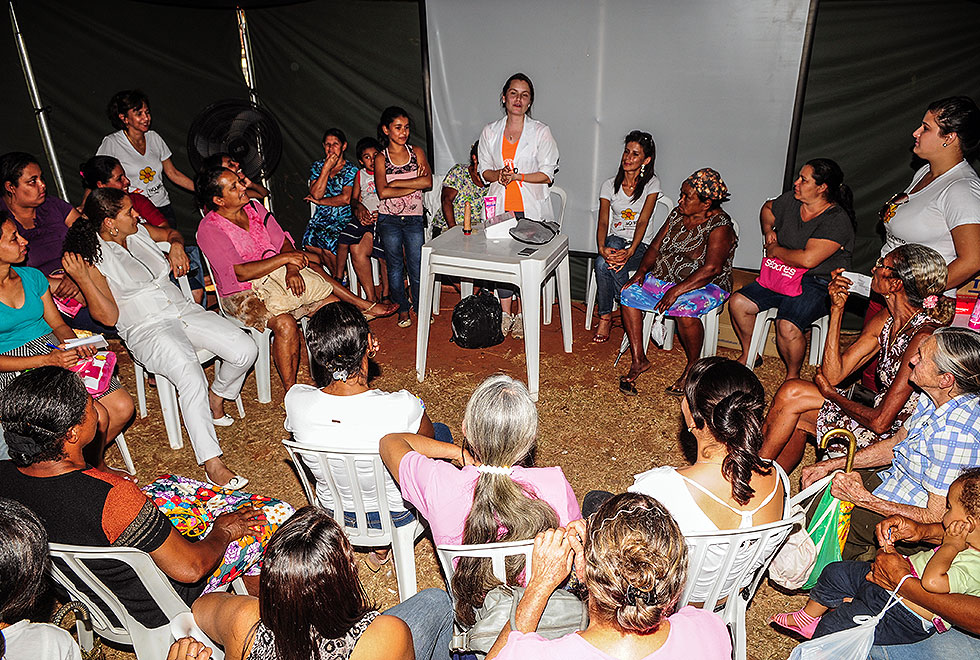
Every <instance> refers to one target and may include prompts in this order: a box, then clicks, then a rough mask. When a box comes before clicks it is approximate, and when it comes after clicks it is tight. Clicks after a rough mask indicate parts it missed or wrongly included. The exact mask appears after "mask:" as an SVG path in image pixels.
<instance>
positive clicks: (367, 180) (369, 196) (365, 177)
mask: <svg viewBox="0 0 980 660" xmlns="http://www.w3.org/2000/svg"><path fill="white" fill-rule="evenodd" d="M357 176H358V178H359V179H360V185H361V204H363V205H364V208H366V209H367V210H368V211H370V212H371V213H374V212H375V211H377V210H378V205H379V204H380V203H381V200H380V199H378V190H377V188H375V186H374V174H373V173H370V172H368V171H367V170H366V169H364V168H363V167H362V168H361V169H359V170H357Z"/></svg>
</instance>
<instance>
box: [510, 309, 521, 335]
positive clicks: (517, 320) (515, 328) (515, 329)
mask: <svg viewBox="0 0 980 660" xmlns="http://www.w3.org/2000/svg"><path fill="white" fill-rule="evenodd" d="M510 336H511V337H513V338H514V339H524V317H523V316H521V315H520V314H514V322H513V323H511V326H510Z"/></svg>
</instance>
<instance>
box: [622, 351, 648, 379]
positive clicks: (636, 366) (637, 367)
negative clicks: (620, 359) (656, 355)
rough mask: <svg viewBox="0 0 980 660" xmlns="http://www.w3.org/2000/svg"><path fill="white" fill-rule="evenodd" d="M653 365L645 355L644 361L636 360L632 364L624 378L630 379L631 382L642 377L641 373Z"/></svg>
mask: <svg viewBox="0 0 980 660" xmlns="http://www.w3.org/2000/svg"><path fill="white" fill-rule="evenodd" d="M652 366H653V365H652V364H650V361H649V360H647V359H646V358H645V357H644V358H643V361H642V362H636V361H634V362H633V364H631V365H630V370H629V372H628V373H627V374H626V375H625V376H624V378H625V379H626V380H628V381H629V382H631V383H632V382H635V381H636V379H637V378H639V377H640V374H642V373H643V372H644V371H647V370H649V369H650V367H652Z"/></svg>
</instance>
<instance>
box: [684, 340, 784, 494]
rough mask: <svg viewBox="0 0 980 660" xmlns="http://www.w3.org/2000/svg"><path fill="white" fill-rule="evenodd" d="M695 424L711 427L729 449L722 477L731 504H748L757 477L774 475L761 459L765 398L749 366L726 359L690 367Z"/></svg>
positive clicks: (689, 394) (689, 386)
mask: <svg viewBox="0 0 980 660" xmlns="http://www.w3.org/2000/svg"><path fill="white" fill-rule="evenodd" d="M684 395H685V396H686V397H687V405H688V406H689V407H690V409H691V417H693V418H694V425H695V426H696V427H697V428H699V429H701V428H704V427H705V425H707V427H708V430H709V431H710V432H711V435H712V436H714V438H715V439H716V440H717V441H718V442H720V443H721V444H723V445H725V447H726V448H727V449H728V455H727V456H725V460H724V461H722V464H721V473H722V475H723V476H724V477H725V479H726V480H727V481H729V482H730V483H731V484H732V499H734V500H735V501H736V502H738V503H739V504H741V505H743V506H744V505H746V504H748V503H749V500H751V499H752V496H753V495H754V494H755V490H754V489H753V488H752V487H751V486H750V485H749V482H750V481H751V480H752V475H753V473H755V474H763V475H766V474H769V473H770V472H771V471H772V467H771V466H770V465H769V464H768V463H766V462H765V461H763V460H762V459H761V458H759V449H760V448H761V447H762V418H763V414H762V413H763V408H764V407H765V401H766V393H765V390H764V389H763V387H762V383H760V382H759V379H758V377H756V375H755V374H754V373H752V371H751V370H750V369H748V368H747V367H746V366H745V365H742V364H739V363H738V362H735V361H734V360H729V359H727V358H722V357H717V356H716V357H707V358H702V359H700V360H698V361H697V362H695V363H694V365H693V366H692V367H691V373H690V374H689V375H688V377H687V385H686V386H685V388H684Z"/></svg>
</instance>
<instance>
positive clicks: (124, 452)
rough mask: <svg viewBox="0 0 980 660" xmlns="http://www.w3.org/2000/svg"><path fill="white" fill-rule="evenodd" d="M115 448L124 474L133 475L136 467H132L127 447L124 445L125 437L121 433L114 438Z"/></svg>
mask: <svg viewBox="0 0 980 660" xmlns="http://www.w3.org/2000/svg"><path fill="white" fill-rule="evenodd" d="M116 448H117V449H118V450H119V455H120V456H122V461H123V465H124V466H126V472H129V473H130V474H132V475H135V474H136V466H135V465H133V457H132V456H130V455H129V446H128V445H127V444H126V437H125V436H123V434H122V433H120V434H119V435H117V436H116Z"/></svg>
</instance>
